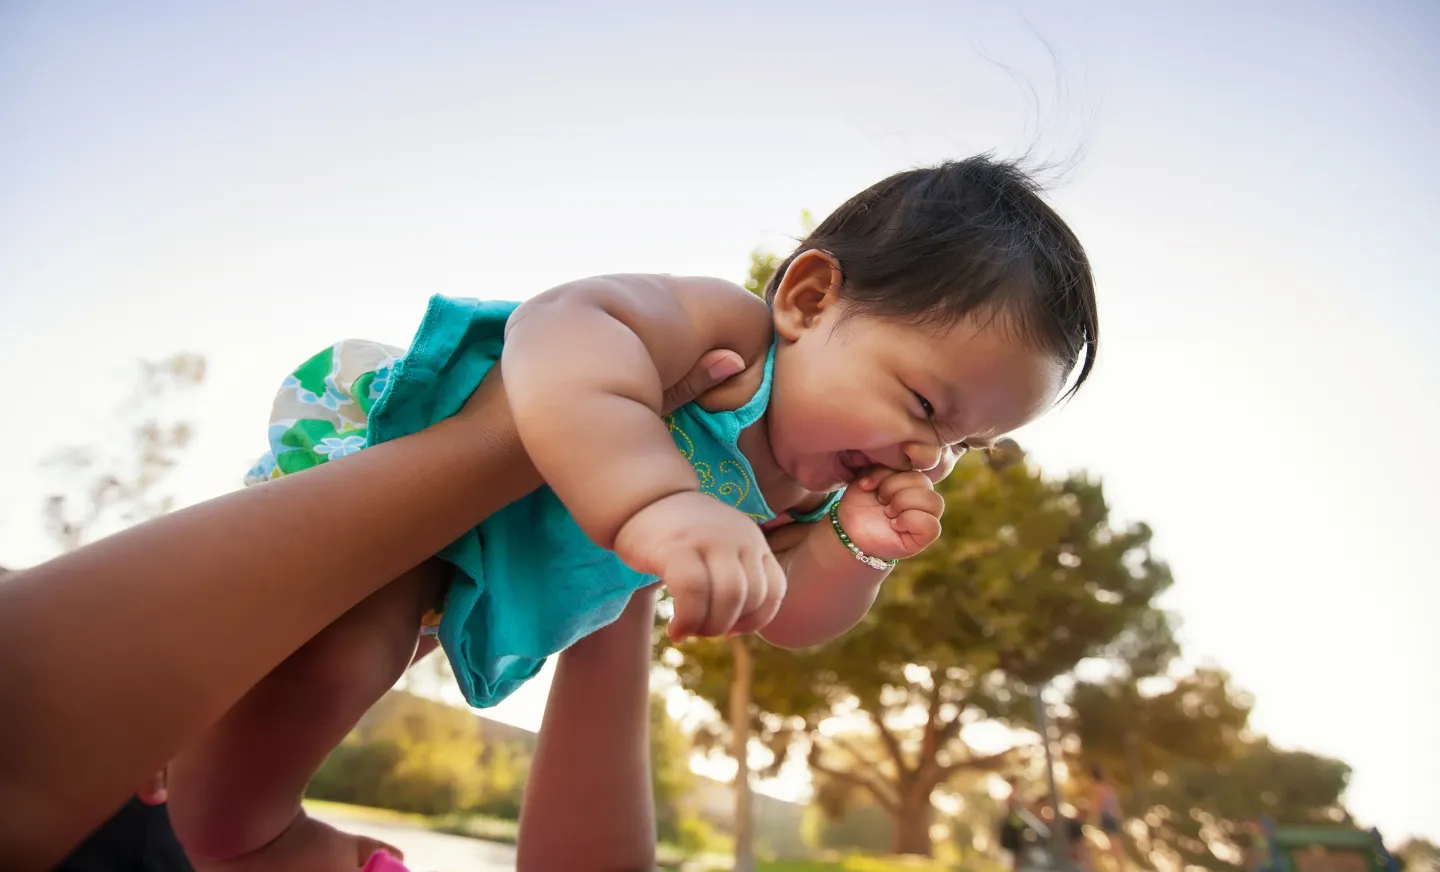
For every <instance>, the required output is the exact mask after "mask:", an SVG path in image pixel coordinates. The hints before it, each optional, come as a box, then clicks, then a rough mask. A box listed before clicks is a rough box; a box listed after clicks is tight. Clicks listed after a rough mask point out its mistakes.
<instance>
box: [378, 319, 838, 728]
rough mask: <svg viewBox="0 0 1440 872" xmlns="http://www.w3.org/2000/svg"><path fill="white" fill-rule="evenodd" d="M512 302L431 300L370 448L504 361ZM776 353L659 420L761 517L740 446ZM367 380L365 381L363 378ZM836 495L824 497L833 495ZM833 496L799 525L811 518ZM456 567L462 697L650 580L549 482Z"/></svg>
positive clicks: (444, 627) (504, 683)
mask: <svg viewBox="0 0 1440 872" xmlns="http://www.w3.org/2000/svg"><path fill="white" fill-rule="evenodd" d="M518 305H519V304H518V303H514V302H484V301H480V300H469V299H451V298H446V297H439V296H437V297H434V298H432V299H431V301H430V305H429V308H428V309H427V311H426V313H425V319H424V321H423V322H422V323H421V325H420V330H419V332H418V333H417V334H416V336H415V341H414V342H413V343H411V345H410V350H409V351H408V352H406V353H404V355H403V357H399V358H398V359H396V360H394V361H393V365H391V366H390V367H389V370H388V372H387V373H386V376H387V379H386V381H385V383H384V387H383V390H381V391H379V392H378V398H377V399H376V400H375V401H374V402H373V404H372V405H371V406H370V408H368V410H367V411H368V432H367V435H366V442H365V444H366V445H367V446H369V445H375V444H378V443H380V442H385V441H388V440H390V439H396V438H398V437H401V436H405V435H407V434H410V433H414V432H416V431H419V430H423V429H425V428H426V427H429V426H430V425H432V424H434V423H436V422H438V421H441V420H443V419H445V418H448V417H450V416H451V415H454V414H455V413H456V412H458V411H459V410H460V408H461V406H463V405H464V403H465V401H466V400H467V399H468V398H469V397H470V395H471V394H472V393H473V392H474V391H475V389H476V388H477V387H478V386H479V385H480V381H481V379H483V378H484V377H485V374H486V373H487V372H489V371H490V367H492V366H494V365H495V363H496V362H497V361H498V360H499V359H500V351H501V348H502V347H503V345H504V336H505V322H506V320H507V319H508V318H509V317H510V314H511V313H512V312H513V311H514V310H515V308H516V307H517V306H518ZM774 354H775V350H774V347H773V346H772V347H771V350H770V353H769V355H768V357H767V358H766V361H765V376H764V380H763V382H762V383H761V385H760V389H759V390H758V391H756V392H755V396H754V397H753V398H752V399H751V400H750V401H749V402H747V403H746V404H745V405H744V406H743V407H741V408H739V409H736V410H735V411H731V412H708V411H706V410H704V409H702V408H700V407H699V406H698V405H695V404H694V403H692V404H690V405H687V406H684V407H682V408H680V409H679V410H677V411H676V412H675V413H674V414H672V415H669V416H667V417H666V418H665V421H666V423H667V425H668V426H669V428H670V435H671V437H672V438H673V439H674V441H675V445H676V447H677V448H679V450H680V451H681V453H683V454H684V455H685V457H686V458H687V459H688V460H689V461H690V463H691V464H692V465H693V467H694V469H695V473H696V477H697V478H698V479H699V482H700V489H701V490H702V491H703V492H705V493H707V494H710V495H711V496H713V497H715V498H716V499H718V500H720V501H722V502H724V503H726V504H727V505H731V506H734V507H735V508H737V509H739V510H740V511H742V512H745V513H746V514H747V515H749V516H750V517H752V518H754V519H755V520H756V522H757V523H763V522H765V521H768V520H770V519H771V518H773V517H775V512H774V511H772V510H771V509H770V507H769V506H768V505H766V504H765V499H764V497H763V496H762V495H761V494H760V489H759V488H758V487H757V486H756V484H755V473H754V470H752V469H751V467H750V462H749V461H748V460H746V458H745V456H744V455H743V454H741V453H740V450H739V447H738V445H737V442H738V439H739V436H740V431H742V430H744V429H745V428H746V427H749V426H750V425H751V424H753V423H755V422H756V421H758V420H759V419H760V417H761V416H762V415H763V414H764V412H765V408H766V406H767V405H768V403H769V401H770V388H771V377H772V373H773V369H774V362H775V357H774ZM367 384H369V383H367ZM838 497H839V494H838V493H837V494H834V495H832V497H831V502H833V500H834V499H838ZM829 507H830V502H827V503H826V505H825V506H823V507H822V508H820V509H819V510H817V511H815V512H813V513H809V514H806V515H796V516H795V519H796V520H797V521H805V522H809V521H814V520H817V519H818V518H820V517H821V516H823V514H824V513H825V512H826V511H827V510H828V509H829ZM439 556H440V557H441V558H443V559H444V560H446V561H447V562H448V563H450V564H451V565H452V566H453V567H454V568H455V570H456V571H455V577H454V579H453V582H452V584H451V586H450V590H449V593H448V595H447V597H446V600H445V607H444V611H443V613H442V615H441V618H440V624H439V630H438V635H439V637H440V644H441V645H442V646H443V647H444V649H445V653H446V655H447V656H448V657H449V659H450V664H451V666H453V667H454V672H455V677H456V679H457V680H458V681H459V684H460V689H461V690H462V691H463V692H464V694H465V698H466V700H468V701H469V702H470V704H471V705H473V706H479V707H488V706H493V705H495V704H496V703H498V702H500V701H501V700H503V699H505V697H507V696H509V695H510V694H511V693H513V692H514V691H515V689H516V688H518V687H519V686H520V685H522V684H524V683H525V682H526V681H528V680H529V679H531V678H533V677H534V676H535V674H536V673H537V672H539V671H540V668H541V667H542V666H543V665H544V664H545V659H546V658H547V657H549V656H550V655H551V654H555V653H557V652H559V651H562V650H564V649H565V648H567V647H569V646H570V645H572V644H573V643H575V642H576V641H577V640H579V639H581V638H583V637H585V636H587V635H589V634H590V633H593V632H595V631H596V630H598V629H600V628H602V627H604V626H606V625H607V624H609V623H611V622H612V621H614V620H615V619H616V618H618V617H619V616H620V613H621V612H622V611H623V610H624V609H625V606H626V604H627V603H629V601H630V597H631V595H633V594H634V593H635V591H637V590H639V589H640V588H643V587H646V586H648V585H650V584H652V583H654V582H655V581H657V579H656V578H655V577H653V576H648V575H644V574H642V573H639V572H635V571H634V570H632V569H630V568H629V567H627V566H625V564H623V563H622V562H621V561H620V559H619V558H618V557H616V555H615V554H614V552H611V551H608V550H606V549H604V548H601V547H600V546H598V545H596V544H595V543H594V542H592V541H591V540H590V539H589V537H587V536H586V535H585V533H584V532H583V531H582V530H581V529H580V527H579V525H578V524H577V523H576V522H575V519H574V518H573V517H571V515H570V513H569V511H567V510H566V508H565V506H564V505H563V504H562V503H561V502H560V500H559V498H558V497H557V496H556V495H555V492H554V491H552V490H551V489H550V488H549V487H542V488H540V489H539V490H537V491H535V492H533V493H531V494H530V495H528V496H526V497H523V498H521V499H519V500H517V501H515V502H513V503H511V504H510V505H508V506H506V507H505V508H503V509H501V510H500V511H498V512H496V513H495V514H493V515H491V516H490V517H489V518H487V519H486V520H485V521H484V522H482V523H481V524H480V526H478V527H476V528H474V529H473V530H471V531H469V532H468V533H466V534H465V535H463V536H461V537H460V538H459V539H457V540H455V541H454V542H452V543H450V545H449V546H448V547H446V548H445V550H443V551H441V552H440V555H439Z"/></svg>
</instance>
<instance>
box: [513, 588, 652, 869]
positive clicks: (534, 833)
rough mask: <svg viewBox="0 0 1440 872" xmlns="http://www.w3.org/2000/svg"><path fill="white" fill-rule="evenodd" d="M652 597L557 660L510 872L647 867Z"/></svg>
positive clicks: (647, 593)
mask: <svg viewBox="0 0 1440 872" xmlns="http://www.w3.org/2000/svg"><path fill="white" fill-rule="evenodd" d="M654 613H655V590H654V589H653V588H652V589H648V590H643V591H640V592H639V593H637V594H636V595H635V597H634V598H633V599H632V600H631V602H630V605H629V607H627V609H626V610H625V613H624V614H623V615H622V616H621V617H620V619H619V620H618V621H616V622H615V623H614V624H611V625H610V626H609V627H606V628H605V629H603V630H600V631H599V632H597V633H594V634H593V635H591V636H588V637H587V638H585V639H582V640H581V641H579V642H577V643H576V644H575V645H574V646H573V647H571V648H570V649H569V650H567V651H565V652H564V653H563V654H561V655H560V661H559V664H558V666H557V668H556V670H555V680H554V683H553V684H552V685H551V687H550V700H549V703H548V704H547V706H546V708H545V721H544V724H543V726H542V727H541V729H540V739H539V742H538V744H537V746H536V749H535V759H534V762H533V763H532V764H531V767H530V779H529V782H528V783H527V784H526V788H525V803H524V808H523V809H522V811H521V813H520V837H519V869H520V872H528V870H545V872H548V870H554V869H594V870H597V872H598V870H603V872H622V870H623V872H639V870H648V869H651V868H653V866H654V864H655V807H654V796H653V794H652V792H651V782H650V744H649V693H650V681H649V678H650V665H651V647H650V643H651V630H652V627H653V626H654Z"/></svg>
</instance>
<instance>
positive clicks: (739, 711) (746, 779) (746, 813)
mask: <svg viewBox="0 0 1440 872" xmlns="http://www.w3.org/2000/svg"><path fill="white" fill-rule="evenodd" d="M730 660H731V663H732V665H733V668H734V671H733V672H732V673H731V675H730V737H731V746H730V753H731V755H732V756H734V758H735V867H734V869H735V872H755V816H754V812H753V811H752V810H751V807H750V682H751V679H752V678H753V677H754V670H755V662H754V660H753V659H751V657H750V649H749V648H748V647H746V645H745V639H744V638H743V637H741V636H734V637H732V638H731V639H730Z"/></svg>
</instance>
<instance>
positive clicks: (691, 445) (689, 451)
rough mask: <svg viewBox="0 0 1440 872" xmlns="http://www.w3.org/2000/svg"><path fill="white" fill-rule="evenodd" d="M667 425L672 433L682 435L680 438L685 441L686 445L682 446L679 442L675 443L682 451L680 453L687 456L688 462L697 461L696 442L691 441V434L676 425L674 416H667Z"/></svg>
mask: <svg viewBox="0 0 1440 872" xmlns="http://www.w3.org/2000/svg"><path fill="white" fill-rule="evenodd" d="M665 424H666V426H668V427H669V428H670V432H671V433H678V434H680V438H681V439H684V440H685V444H684V445H681V444H680V443H678V442H677V443H675V447H676V448H679V449H680V453H681V454H683V455H684V456H685V459H686V460H692V461H693V460H694V459H695V442H694V441H693V440H691V438H690V434H689V433H686V432H685V431H684V430H681V429H680V427H679V426H678V425H677V424H676V423H675V416H674V415H666V416H665Z"/></svg>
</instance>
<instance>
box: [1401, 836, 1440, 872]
mask: <svg viewBox="0 0 1440 872" xmlns="http://www.w3.org/2000/svg"><path fill="white" fill-rule="evenodd" d="M1395 856H1396V857H1397V858H1398V859H1399V860H1400V863H1401V865H1402V866H1404V868H1405V872H1440V846H1437V845H1436V844H1435V843H1434V842H1432V841H1430V840H1428V839H1419V838H1415V839H1410V840H1408V841H1406V842H1405V843H1404V844H1402V845H1401V846H1400V847H1398V848H1396V849H1395Z"/></svg>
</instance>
